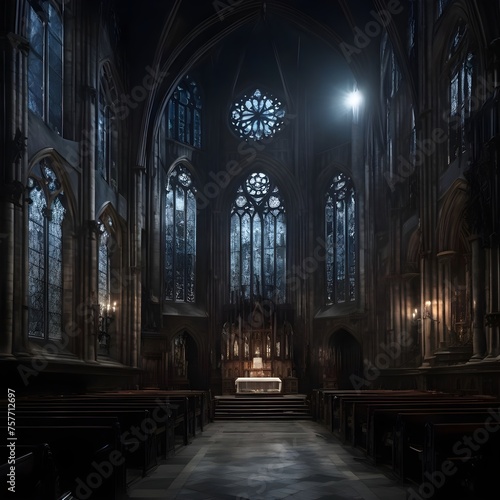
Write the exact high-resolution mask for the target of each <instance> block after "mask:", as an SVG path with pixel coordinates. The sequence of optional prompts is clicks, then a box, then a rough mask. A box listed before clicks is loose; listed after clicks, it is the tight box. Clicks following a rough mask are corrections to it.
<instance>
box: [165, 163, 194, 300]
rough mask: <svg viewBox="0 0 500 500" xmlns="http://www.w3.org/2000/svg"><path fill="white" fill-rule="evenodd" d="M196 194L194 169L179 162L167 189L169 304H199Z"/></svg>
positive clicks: (169, 175)
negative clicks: (197, 298)
mask: <svg viewBox="0 0 500 500" xmlns="http://www.w3.org/2000/svg"><path fill="white" fill-rule="evenodd" d="M196 193H197V190H196V187H195V183H194V181H193V176H192V166H191V165H190V164H187V163H186V162H185V161H178V162H175V164H174V165H173V167H172V168H171V169H170V170H169V173H168V175H167V181H166V186H165V219H164V220H165V254H164V296H165V299H166V300H168V301H174V302H191V303H193V302H195V300H196V290H195V285H196V242H197V238H196V231H197V202H196Z"/></svg>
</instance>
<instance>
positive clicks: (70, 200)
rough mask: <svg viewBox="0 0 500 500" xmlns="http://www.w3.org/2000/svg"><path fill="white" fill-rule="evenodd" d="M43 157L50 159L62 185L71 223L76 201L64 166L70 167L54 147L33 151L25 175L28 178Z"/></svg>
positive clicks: (73, 217) (73, 218)
mask: <svg viewBox="0 0 500 500" xmlns="http://www.w3.org/2000/svg"><path fill="white" fill-rule="evenodd" d="M45 158H48V159H49V161H51V167H52V170H54V173H55V174H56V176H57V178H58V179H59V181H60V182H61V184H62V186H63V191H64V196H65V199H66V203H67V207H66V209H67V210H68V215H69V218H70V219H71V221H72V223H74V220H75V214H76V213H77V209H76V207H77V202H76V198H75V195H74V190H73V186H72V183H71V181H70V177H69V175H68V172H67V170H66V168H70V167H67V163H66V162H65V160H64V158H63V157H62V156H61V155H60V154H59V153H58V152H57V151H56V150H55V149H53V148H45V149H42V150H40V151H38V152H37V153H35V154H34V155H33V156H32V158H31V159H30V161H29V168H28V174H27V176H26V177H27V178H28V177H29V176H30V175H31V173H32V171H33V168H34V167H35V166H36V165H38V163H39V162H40V161H42V160H44V159H45Z"/></svg>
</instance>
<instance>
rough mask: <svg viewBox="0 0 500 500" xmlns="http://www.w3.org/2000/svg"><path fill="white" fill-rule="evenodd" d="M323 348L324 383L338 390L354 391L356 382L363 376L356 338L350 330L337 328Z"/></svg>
mask: <svg viewBox="0 0 500 500" xmlns="http://www.w3.org/2000/svg"><path fill="white" fill-rule="evenodd" d="M325 347H326V349H325V350H326V356H325V366H324V379H325V383H328V385H331V386H333V387H335V388H338V389H355V388H356V387H357V386H356V385H355V382H356V380H359V378H362V374H363V354H362V352H363V351H362V346H361V344H360V342H359V341H358V339H357V338H356V336H355V335H354V334H353V332H352V331H350V329H347V328H337V329H336V330H335V331H334V332H333V333H331V334H330V335H329V337H328V340H327V342H326V345H325ZM327 381H328V382H327ZM353 382H354V384H353Z"/></svg>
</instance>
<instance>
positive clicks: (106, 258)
mask: <svg viewBox="0 0 500 500" xmlns="http://www.w3.org/2000/svg"><path fill="white" fill-rule="evenodd" d="M97 226H98V228H99V240H98V245H99V246H98V287H97V290H98V293H97V294H98V301H99V305H100V306H101V307H109V306H111V252H110V245H111V234H110V231H111V228H112V227H113V220H112V219H111V218H110V217H105V218H104V220H99V221H98V222H97Z"/></svg>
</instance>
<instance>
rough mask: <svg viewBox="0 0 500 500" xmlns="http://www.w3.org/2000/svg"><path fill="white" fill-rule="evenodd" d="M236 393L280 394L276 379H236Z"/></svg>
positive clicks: (278, 383) (278, 381)
mask: <svg viewBox="0 0 500 500" xmlns="http://www.w3.org/2000/svg"><path fill="white" fill-rule="evenodd" d="M235 384H236V393H237V394H241V393H245V392H251V393H259V392H281V379H280V378H278V377H238V378H237V379H236V381H235Z"/></svg>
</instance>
